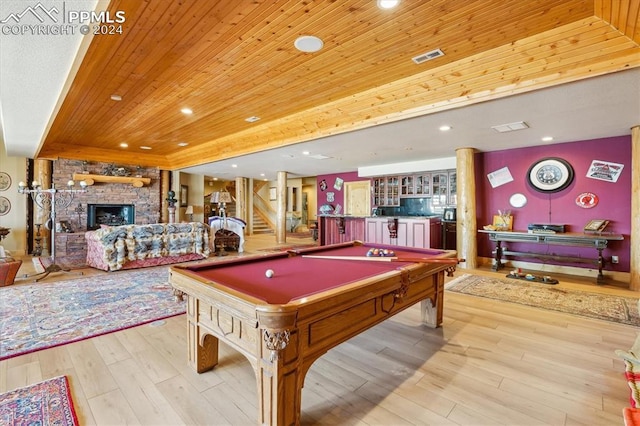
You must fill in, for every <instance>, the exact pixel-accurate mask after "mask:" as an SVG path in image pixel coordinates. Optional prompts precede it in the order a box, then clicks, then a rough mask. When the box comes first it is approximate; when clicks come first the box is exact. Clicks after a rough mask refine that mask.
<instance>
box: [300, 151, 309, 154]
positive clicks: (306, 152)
mask: <svg viewBox="0 0 640 426" xmlns="http://www.w3.org/2000/svg"><path fill="white" fill-rule="evenodd" d="M309 154H311V153H310V152H309V151H302V155H309Z"/></svg>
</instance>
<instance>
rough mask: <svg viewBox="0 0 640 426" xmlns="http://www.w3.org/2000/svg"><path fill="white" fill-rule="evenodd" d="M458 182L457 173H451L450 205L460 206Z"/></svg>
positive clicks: (451, 171)
mask: <svg viewBox="0 0 640 426" xmlns="http://www.w3.org/2000/svg"><path fill="white" fill-rule="evenodd" d="M457 185H458V180H457V179H456V171H455V170H450V171H449V200H448V204H449V205H451V206H455V205H456V204H458V187H457Z"/></svg>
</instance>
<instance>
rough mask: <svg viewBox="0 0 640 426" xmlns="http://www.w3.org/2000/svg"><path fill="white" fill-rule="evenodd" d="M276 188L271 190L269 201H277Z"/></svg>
mask: <svg viewBox="0 0 640 426" xmlns="http://www.w3.org/2000/svg"><path fill="white" fill-rule="evenodd" d="M276 194H277V193H276V188H275V187H274V188H269V201H275V200H276Z"/></svg>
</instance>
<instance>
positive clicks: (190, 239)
mask: <svg viewBox="0 0 640 426" xmlns="http://www.w3.org/2000/svg"><path fill="white" fill-rule="evenodd" d="M85 239H86V241H87V266H91V267H93V268H96V269H102V270H103V271H117V270H121V269H135V268H144V267H148V266H157V265H168V264H172V263H179V262H187V261H192V260H199V259H204V258H206V257H208V256H209V253H210V249H209V227H208V226H207V225H206V224H204V223H201V222H189V223H155V224H148V225H120V226H104V227H102V228H99V229H96V230H94V231H87V232H86V233H85Z"/></svg>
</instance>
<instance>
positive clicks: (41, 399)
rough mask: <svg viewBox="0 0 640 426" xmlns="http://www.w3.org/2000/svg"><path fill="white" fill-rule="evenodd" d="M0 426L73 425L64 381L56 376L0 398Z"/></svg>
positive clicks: (64, 378) (68, 396) (70, 401)
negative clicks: (0, 425)
mask: <svg viewBox="0 0 640 426" xmlns="http://www.w3.org/2000/svg"><path fill="white" fill-rule="evenodd" d="M0 424H2V425H5V426H18V425H20V426H22V425H56V426H68V425H77V424H78V418H77V417H76V412H75V410H74V408H73V401H72V400H71V393H70V392H69V382H68V381H67V378H66V377H65V376H60V377H56V378H53V379H49V380H45V381H44V382H41V383H37V384H35V385H31V386H27V387H24V388H20V389H16V390H13V391H11V392H7V393H3V394H0Z"/></svg>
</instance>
